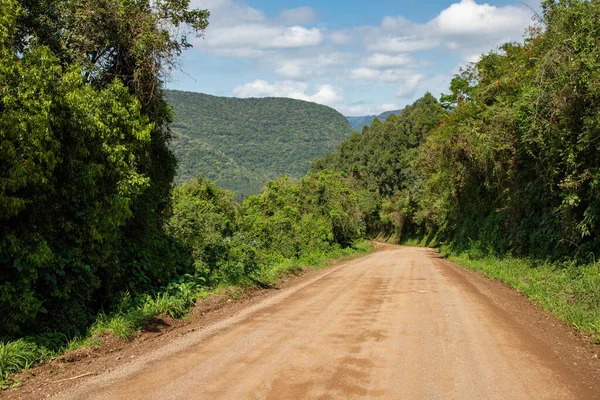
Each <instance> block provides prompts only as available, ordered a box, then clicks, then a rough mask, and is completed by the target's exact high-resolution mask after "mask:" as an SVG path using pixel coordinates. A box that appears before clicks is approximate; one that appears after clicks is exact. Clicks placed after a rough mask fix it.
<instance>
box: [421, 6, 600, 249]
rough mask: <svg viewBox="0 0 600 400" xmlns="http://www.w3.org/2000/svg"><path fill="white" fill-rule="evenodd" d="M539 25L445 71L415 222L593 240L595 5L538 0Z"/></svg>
mask: <svg viewBox="0 0 600 400" xmlns="http://www.w3.org/2000/svg"><path fill="white" fill-rule="evenodd" d="M543 10H544V12H543V16H542V19H543V20H544V22H545V24H546V26H545V29H544V30H541V29H531V30H530V35H529V38H528V39H527V40H526V41H525V43H523V44H515V43H509V44H506V45H504V46H502V47H501V49H500V50H499V51H497V52H492V53H490V54H487V55H485V56H484V57H482V59H481V61H479V62H477V63H476V64H473V65H472V66H471V67H469V68H468V69H467V70H465V71H463V72H462V73H461V75H459V76H457V77H456V78H455V79H454V80H453V84H452V86H451V91H452V95H449V96H446V100H447V102H448V104H449V105H450V106H451V108H452V109H453V112H452V113H450V114H449V115H448V117H447V119H446V120H445V121H444V122H443V125H442V126H441V127H440V128H439V129H437V130H436V131H435V132H433V133H432V134H431V135H430V136H429V137H428V140H427V144H426V145H425V146H424V147H423V149H422V151H421V156H420V160H419V163H418V164H419V166H420V168H419V169H420V173H421V175H422V176H423V177H424V190H423V191H422V193H423V198H422V202H421V205H420V208H421V210H420V211H419V218H418V220H419V222H421V223H423V224H426V225H428V227H429V229H431V230H435V229H438V230H441V231H442V232H444V234H445V236H446V237H447V238H448V239H451V240H453V241H454V242H455V243H456V245H457V246H469V243H470V242H471V241H473V240H475V241H479V242H480V243H481V246H483V247H485V248H486V249H488V251H492V252H497V253H503V252H507V251H511V252H513V253H514V254H516V255H530V256H535V257H539V258H546V257H551V258H559V257H562V256H577V257H587V256H588V255H589V253H590V252H594V253H597V252H598V250H599V248H598V247H599V245H600V242H598V237H600V236H599V234H600V230H599V229H600V226H599V225H598V222H597V221H598V216H599V214H598V212H599V210H600V203H598V201H599V200H598V199H599V198H600V196H599V194H600V193H599V192H598V184H597V183H598V179H599V176H600V175H598V173H599V172H598V171H599V170H600V158H599V157H598V154H600V153H599V152H598V150H599V148H598V141H597V140H596V139H597V137H598V135H599V134H600V131H599V128H598V123H597V122H598V120H599V118H600V114H599V111H598V110H599V109H600V107H599V106H600V103H599V102H600V91H599V90H600V86H599V85H598V82H599V80H600V72H599V71H600V69H599V68H598V66H599V65H600V50H599V48H598V46H597V40H596V39H597V38H598V35H599V32H600V31H599V30H598V29H599V28H598V24H597V20H598V18H599V16H600V7H599V5H598V3H597V2H586V1H568V2H567V1H556V2H545V3H543Z"/></svg>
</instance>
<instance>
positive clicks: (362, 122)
mask: <svg viewBox="0 0 600 400" xmlns="http://www.w3.org/2000/svg"><path fill="white" fill-rule="evenodd" d="M401 112H402V110H393V111H386V112H382V113H381V114H379V115H366V116H364V117H346V119H347V120H348V122H349V123H350V126H351V127H352V129H354V130H356V131H359V132H360V131H362V129H363V128H364V127H365V126H369V125H371V124H372V123H373V121H374V120H375V118H377V119H378V120H380V121H381V122H384V121H385V120H386V119H388V118H389V116H390V115H400V113H401Z"/></svg>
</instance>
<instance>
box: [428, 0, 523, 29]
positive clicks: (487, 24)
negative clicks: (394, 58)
mask: <svg viewBox="0 0 600 400" xmlns="http://www.w3.org/2000/svg"><path fill="white" fill-rule="evenodd" d="M530 22H531V11H530V10H528V9H526V8H523V7H514V6H505V7H500V8H499V7H495V6H491V5H489V4H487V3H486V4H477V3H476V2H475V1H474V0H461V2H460V3H455V4H452V5H451V6H450V7H448V8H447V9H445V10H443V11H442V12H441V13H440V14H439V15H438V16H437V17H436V18H435V19H434V20H433V24H434V25H435V27H436V29H437V31H438V32H439V33H440V34H441V35H452V36H466V35H482V34H483V35H488V36H490V35H491V36H495V37H503V36H505V35H506V34H507V33H509V34H510V33H514V32H515V31H518V32H522V31H523V27H524V26H526V25H527V24H528V23H530Z"/></svg>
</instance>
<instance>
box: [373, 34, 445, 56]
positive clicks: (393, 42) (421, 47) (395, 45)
mask: <svg viewBox="0 0 600 400" xmlns="http://www.w3.org/2000/svg"><path fill="white" fill-rule="evenodd" d="M439 44H440V40H439V39H436V38H419V37H415V36H401V37H390V36H388V37H383V38H379V39H377V40H376V41H375V42H374V43H372V44H370V45H369V49H370V50H372V51H380V52H387V53H413V52H417V51H425V50H430V49H433V48H434V47H437V46H438V45H439Z"/></svg>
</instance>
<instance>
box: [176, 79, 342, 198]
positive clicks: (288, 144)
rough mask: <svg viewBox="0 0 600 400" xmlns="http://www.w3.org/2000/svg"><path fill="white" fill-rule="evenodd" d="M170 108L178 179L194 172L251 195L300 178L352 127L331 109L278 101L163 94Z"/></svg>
mask: <svg viewBox="0 0 600 400" xmlns="http://www.w3.org/2000/svg"><path fill="white" fill-rule="evenodd" d="M166 98H167V101H168V102H169V104H170V105H171V106H172V107H173V110H174V120H173V122H172V123H171V130H172V133H173V139H172V141H171V149H172V150H173V152H174V153H175V156H176V157H177V159H178V163H179V166H178V173H177V181H178V182H183V181H189V180H191V179H192V178H193V177H195V176H196V175H197V174H200V175H202V176H204V177H207V178H209V179H211V180H214V181H216V182H217V183H218V184H219V185H221V186H223V187H225V188H227V189H229V190H232V191H234V192H237V193H238V194H239V196H240V197H245V196H248V195H251V194H256V193H258V191H259V190H260V189H261V188H262V186H263V184H264V183H265V182H267V181H268V180H270V179H274V178H276V177H278V176H280V175H289V176H291V177H293V178H301V177H302V176H304V174H305V173H306V172H308V170H309V169H310V163H311V161H312V160H313V159H314V158H318V157H322V156H323V155H324V154H325V153H326V152H328V151H333V150H335V149H336V147H337V145H338V144H339V143H341V142H342V141H343V140H345V139H346V138H347V137H348V136H349V135H350V133H351V132H352V128H351V126H350V124H349V122H348V121H347V120H346V118H345V117H344V116H343V115H342V114H340V113H339V112H338V111H336V110H334V109H333V108H330V107H327V106H324V105H320V104H316V103H311V102H308V101H304V100H296V99H289V98H283V97H266V98H237V97H221V96H213V95H208V94H204V93H196V92H189V91H176V90H167V91H166Z"/></svg>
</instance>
